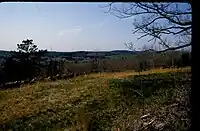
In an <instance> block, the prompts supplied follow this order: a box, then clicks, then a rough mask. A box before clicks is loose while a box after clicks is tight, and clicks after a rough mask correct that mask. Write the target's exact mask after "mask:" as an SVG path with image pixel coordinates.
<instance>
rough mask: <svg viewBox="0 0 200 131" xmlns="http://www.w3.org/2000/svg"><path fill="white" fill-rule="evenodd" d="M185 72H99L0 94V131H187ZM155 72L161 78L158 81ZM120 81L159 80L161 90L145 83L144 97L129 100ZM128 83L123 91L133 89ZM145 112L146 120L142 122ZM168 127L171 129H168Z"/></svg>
mask: <svg viewBox="0 0 200 131" xmlns="http://www.w3.org/2000/svg"><path fill="white" fill-rule="evenodd" d="M169 72H176V73H179V74H176V73H174V75H173V73H172V75H173V77H172V75H171V74H170V73H169ZM181 72H182V73H181ZM187 72H190V68H184V69H154V70H150V71H145V72H141V74H140V76H137V77H134V76H135V75H138V73H137V72H133V71H127V72H118V73H99V74H90V75H85V76H79V77H76V78H73V79H70V80H58V81H55V82H37V83H35V84H32V85H22V86H21V87H20V88H15V89H7V90H0V129H1V130H18V131H19V130H20V131H22V130H24V131H25V130H41V131H44V130H63V131H64V130H65V131H66V130H113V131H116V130H120V131H122V130H124V131H125V130H126V131H127V130H149V129H151V128H152V129H154V130H161V129H169V130H177V129H179V130H187V129H188V127H189V123H190V119H189V118H188V117H187V113H186V110H187V109H188V108H187V106H186V104H187V99H188V98H187V96H188V95H186V94H187V93H188V92H189V91H188V90H189V87H188V86H189V85H190V84H188V83H190V77H189V76H188V73H187ZM153 74H155V75H153ZM158 74H163V75H161V77H159V76H158ZM169 74H170V75H169ZM143 75H146V76H143ZM151 75H152V76H151ZM140 77H141V78H140ZM147 77H148V78H147ZM174 77H177V79H176V83H174V81H173V84H166V83H164V82H162V81H164V80H165V78H166V79H167V81H166V82H168V80H169V81H170V80H172V79H174ZM186 77H188V79H186ZM125 78H126V79H131V80H132V84H133V85H134V83H137V82H138V80H139V79H144V80H146V79H151V78H152V79H151V81H152V83H154V82H155V81H159V80H160V79H162V81H161V83H159V84H161V85H160V87H161V88H160V87H159V89H157V85H152V84H151V83H150V84H149V83H147V84H145V83H144V84H143V85H144V86H145V87H146V86H147V87H150V86H152V89H153V87H156V88H155V89H156V90H155V91H154V92H153V93H151V94H150V95H148V96H145V95H144V94H143V98H142V99H141V98H140V97H139V96H136V95H135V94H134V93H133V94H131V96H130V94H128V93H127V92H125V89H128V88H125V84H123V83H120V82H119V81H123V80H125ZM168 78H169V79H168ZM182 83H185V84H182ZM129 84H130V83H129ZM133 85H131V84H130V85H127V87H134V86H133ZM143 85H142V86H143ZM165 85H166V86H167V88H165ZM168 86H169V87H168ZM171 86H173V87H171ZM118 87H119V88H118ZM121 87H123V89H122V88H121ZM162 87H163V88H162ZM138 91H139V89H138ZM148 94H149V93H148ZM132 96H135V97H132ZM185 103H186V104H185ZM182 105H185V106H184V107H183V109H184V110H183V111H182V110H180V109H179V107H181V106H182ZM169 107H170V108H169ZM181 108H182V107H181ZM173 113H175V114H176V115H173ZM146 114H148V115H147V116H146V117H145V116H144V117H145V118H141V116H143V115H146ZM181 115H183V116H181ZM175 116H178V117H177V118H176V117H175ZM185 117H186V118H185ZM179 118H180V120H179ZM183 118H184V120H182V119H183ZM171 123H173V124H171ZM169 125H171V126H172V127H170V128H169Z"/></svg>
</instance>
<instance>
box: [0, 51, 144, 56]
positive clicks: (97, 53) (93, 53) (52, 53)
mask: <svg viewBox="0 0 200 131" xmlns="http://www.w3.org/2000/svg"><path fill="white" fill-rule="evenodd" d="M138 53H140V51H128V50H113V51H75V52H56V51H48V52H47V53H46V56H51V57H59V56H72V57H86V56H111V55H120V54H138ZM9 54H10V51H5V50H0V57H2V56H6V55H9Z"/></svg>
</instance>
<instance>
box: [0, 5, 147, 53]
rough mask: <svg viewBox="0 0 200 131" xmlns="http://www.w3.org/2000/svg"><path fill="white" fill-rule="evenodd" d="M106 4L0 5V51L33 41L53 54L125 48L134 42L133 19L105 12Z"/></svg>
mask: <svg viewBox="0 0 200 131" xmlns="http://www.w3.org/2000/svg"><path fill="white" fill-rule="evenodd" d="M106 4H107V3H87V2H86V3H67V2H65V3H61V2H59V3H55V2H53V3H46V2H45V3H36V2H33V3H22V2H19V3H11V2H9V3H0V18H1V20H0V23H1V24H0V37H1V38H0V50H16V49H17V47H16V44H18V43H21V41H22V40H24V39H33V41H34V43H35V44H36V45H38V47H39V49H47V50H52V51H80V50H88V51H110V50H123V49H126V47H125V45H124V43H126V42H133V43H135V44H136V48H141V47H142V45H143V44H144V43H146V42H147V39H146V40H145V39H143V40H140V41H137V38H138V36H137V35H133V34H132V30H133V25H132V22H133V19H119V18H117V17H115V16H113V15H112V14H109V13H105V11H106V9H105V8H104V9H103V8H100V6H103V5H106Z"/></svg>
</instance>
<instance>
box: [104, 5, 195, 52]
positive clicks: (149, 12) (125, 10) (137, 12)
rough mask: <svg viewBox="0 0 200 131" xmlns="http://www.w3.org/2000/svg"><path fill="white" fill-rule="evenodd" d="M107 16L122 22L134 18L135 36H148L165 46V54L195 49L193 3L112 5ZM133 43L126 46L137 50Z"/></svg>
mask: <svg viewBox="0 0 200 131" xmlns="http://www.w3.org/2000/svg"><path fill="white" fill-rule="evenodd" d="M103 8H108V11H107V12H106V13H111V14H113V15H115V16H116V17H118V18H120V19H125V18H133V26H134V30H133V34H136V33H140V34H141V36H140V37H139V38H138V40H139V39H142V38H144V37H148V38H149V40H148V42H153V44H159V45H162V47H163V50H161V51H159V52H163V51H167V50H176V49H181V48H184V47H189V46H191V36H192V7H191V3H190V2H188V3H144V2H135V3H130V2H129V3H114V2H112V3H110V4H108V5H106V6H103ZM131 44H132V43H130V44H126V46H127V45H128V46H127V47H128V48H129V49H131V50H132V49H133V47H132V45H131Z"/></svg>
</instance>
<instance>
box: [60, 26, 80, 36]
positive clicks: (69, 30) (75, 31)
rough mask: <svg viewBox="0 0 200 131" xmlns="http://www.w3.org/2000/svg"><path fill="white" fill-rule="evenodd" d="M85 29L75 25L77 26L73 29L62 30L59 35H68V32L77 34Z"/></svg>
mask: <svg viewBox="0 0 200 131" xmlns="http://www.w3.org/2000/svg"><path fill="white" fill-rule="evenodd" d="M82 30H83V28H81V27H75V28H72V29H66V30H61V31H60V32H59V33H58V35H59V36H63V35H66V34H76V33H79V32H81V31H82Z"/></svg>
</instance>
